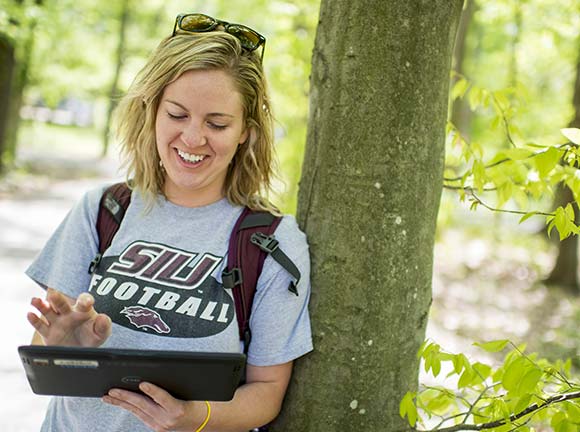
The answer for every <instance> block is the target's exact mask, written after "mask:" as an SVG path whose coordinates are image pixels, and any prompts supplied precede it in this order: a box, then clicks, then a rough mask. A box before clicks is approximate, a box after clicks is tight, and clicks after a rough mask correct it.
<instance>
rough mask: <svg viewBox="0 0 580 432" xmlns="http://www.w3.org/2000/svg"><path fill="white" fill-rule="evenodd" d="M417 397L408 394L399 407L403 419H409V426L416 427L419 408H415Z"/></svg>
mask: <svg viewBox="0 0 580 432" xmlns="http://www.w3.org/2000/svg"><path fill="white" fill-rule="evenodd" d="M414 397H415V393H412V392H408V393H407V394H406V395H405V396H404V397H403V400H402V401H401V403H400V405H399V415H400V416H401V417H402V418H405V417H407V420H408V421H409V424H410V425H411V426H415V423H417V408H416V407H415V402H414V401H413V398H414Z"/></svg>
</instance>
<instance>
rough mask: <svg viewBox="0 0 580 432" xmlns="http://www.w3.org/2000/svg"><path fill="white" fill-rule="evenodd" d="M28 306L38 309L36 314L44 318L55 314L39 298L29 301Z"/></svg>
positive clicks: (48, 305)
mask: <svg viewBox="0 0 580 432" xmlns="http://www.w3.org/2000/svg"><path fill="white" fill-rule="evenodd" d="M30 304H31V305H32V306H34V307H35V308H36V309H38V312H40V313H41V314H42V315H44V316H45V317H50V316H51V315H54V314H55V312H54V310H53V309H52V307H51V306H50V304H49V303H48V302H46V301H45V300H43V299H41V298H38V297H33V298H32V300H31V301H30Z"/></svg>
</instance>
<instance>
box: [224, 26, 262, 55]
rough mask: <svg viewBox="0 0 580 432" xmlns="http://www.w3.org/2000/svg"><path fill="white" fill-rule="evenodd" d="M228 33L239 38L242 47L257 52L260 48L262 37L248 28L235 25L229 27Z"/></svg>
mask: <svg viewBox="0 0 580 432" xmlns="http://www.w3.org/2000/svg"><path fill="white" fill-rule="evenodd" d="M227 31H228V33H230V34H231V35H233V36H235V37H237V38H238V39H239V40H240V42H241V43H242V46H243V47H244V48H245V49H247V50H255V49H256V48H258V47H259V46H260V37H259V36H258V34H257V33H256V32H255V31H253V30H251V29H249V28H248V27H244V26H241V25H236V24H233V25H230V26H228V29H227Z"/></svg>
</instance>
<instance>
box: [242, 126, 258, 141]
mask: <svg viewBox="0 0 580 432" xmlns="http://www.w3.org/2000/svg"><path fill="white" fill-rule="evenodd" d="M255 139H256V131H255V129H254V127H253V126H248V127H247V128H246V129H245V130H244V131H243V132H242V134H241V135H240V145H243V144H245V143H249V142H253V141H254V140H255Z"/></svg>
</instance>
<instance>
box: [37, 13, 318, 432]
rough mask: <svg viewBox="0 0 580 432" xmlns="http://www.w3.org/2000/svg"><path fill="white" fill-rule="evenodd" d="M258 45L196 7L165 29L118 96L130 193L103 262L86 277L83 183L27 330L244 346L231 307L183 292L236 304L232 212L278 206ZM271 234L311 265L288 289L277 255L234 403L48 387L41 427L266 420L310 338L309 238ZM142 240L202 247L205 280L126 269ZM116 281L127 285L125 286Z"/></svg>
mask: <svg viewBox="0 0 580 432" xmlns="http://www.w3.org/2000/svg"><path fill="white" fill-rule="evenodd" d="M264 44H265V39H264V38H263V37H262V36H261V35H259V34H258V33H257V32H255V31H254V30H251V29H249V28H248V27H245V26H241V25H237V24H229V23H226V22H223V21H219V20H215V19H213V18H211V17H208V16H205V15H201V14H187V15H180V16H178V17H177V19H176V23H175V26H174V31H173V35H172V36H171V37H169V38H166V39H164V40H163V41H162V42H161V43H160V45H159V46H158V48H157V49H156V50H155V52H154V53H153V54H152V56H151V58H150V59H149V61H148V62H147V64H146V65H145V67H144V68H143V69H142V70H141V72H140V73H139V74H138V76H137V77H136V79H135V81H134V83H133V84H132V86H131V88H130V89H129V92H128V94H127V95H126V96H125V98H124V99H123V100H122V101H121V103H120V105H119V108H118V110H117V124H118V128H117V130H118V135H119V138H120V140H121V143H122V149H123V154H124V156H125V162H126V166H127V168H128V177H130V179H131V184H132V188H133V192H132V198H131V204H130V206H129V208H128V209H127V211H126V214H125V217H124V219H123V222H122V224H121V226H120V228H119V231H118V232H117V234H116V235H115V237H114V239H113V242H112V243H111V246H110V247H109V249H107V251H106V252H105V254H104V256H103V259H102V262H101V264H100V265H99V266H98V268H97V271H96V272H95V273H94V274H93V275H92V277H91V275H89V274H88V273H87V270H86V269H87V265H88V263H89V262H90V261H91V259H92V258H93V257H94V256H95V255H96V253H97V250H98V244H97V242H98V236H97V233H96V228H95V221H96V215H97V212H98V206H99V200H100V198H101V195H102V193H103V190H104V188H99V189H98V190H93V191H90V192H88V193H87V194H86V195H85V196H84V197H83V199H82V200H81V201H80V202H79V203H78V204H77V205H76V206H75V207H74V208H73V210H72V211H71V212H70V213H69V215H68V216H67V217H66V219H65V220H64V221H63V222H62V224H61V225H60V226H59V228H58V229H57V231H56V232H55V233H54V234H53V236H52V237H51V239H50V240H49V241H48V243H47V245H46V246H45V248H44V249H43V250H42V252H41V253H40V255H39V257H37V259H36V260H35V262H34V263H33V264H32V265H31V266H30V268H29V269H28V270H27V274H28V275H29V276H30V277H31V278H32V279H33V280H34V281H36V282H37V283H38V284H39V285H41V286H42V287H43V288H45V289H46V290H47V296H46V300H42V299H40V298H34V299H33V300H32V305H33V306H34V307H36V308H37V309H38V311H39V312H40V316H38V315H36V314H34V313H32V312H31V313H29V314H28V320H29V322H30V323H31V324H32V325H33V326H34V328H35V330H36V332H35V335H34V338H33V343H37V344H47V345H71V346H93V347H94V346H103V347H115V348H136V349H157V350H158V349H160V350H189V351H214V352H236V351H241V350H242V349H243V348H242V347H241V346H240V341H239V338H238V329H237V327H236V322H235V321H236V320H235V316H233V313H229V314H227V313H218V312H217V311H216V312H215V313H213V314H206V315H205V316H203V314H200V313H198V312H197V311H196V309H195V308H194V307H193V306H192V305H193V304H194V303H195V302H194V303H192V302H191V301H190V302H189V303H188V304H186V303H187V302H181V303H180V301H181V299H184V298H186V297H187V298H188V299H189V300H191V299H193V300H195V301H196V302H197V303H196V304H197V305H199V304H203V303H204V301H205V303H207V301H208V298H209V297H208V296H211V299H212V301H213V302H215V303H216V304H218V303H219V302H220V301H221V302H222V303H225V302H228V301H229V302H230V303H231V294H230V293H229V292H226V290H224V289H223V285H222V281H221V272H222V270H223V269H224V268H225V266H226V265H227V262H226V256H227V249H228V240H229V235H230V232H231V230H232V228H233V225H234V223H235V222H236V219H237V217H238V216H239V215H240V213H241V211H242V209H243V207H244V206H247V207H250V208H251V209H255V210H267V211H271V212H275V211H276V209H275V208H274V207H273V206H272V205H271V204H270V203H269V201H268V200H267V196H266V193H267V191H268V190H269V187H270V179H271V177H272V154H273V142H272V117H271V114H270V109H269V104H268V97H267V93H266V83H265V78H264V75H263V70H262V65H261V57H260V56H259V55H258V51H260V50H261V51H262V55H263V48H264ZM275 234H276V238H277V240H278V241H279V242H280V247H281V248H282V249H283V250H284V251H285V252H286V254H287V255H288V256H289V257H290V259H291V260H292V261H293V262H294V263H295V264H296V266H297V267H298V268H299V270H300V272H301V274H302V278H301V282H300V283H299V286H298V291H299V292H300V293H301V295H300V296H299V297H295V296H294V295H293V294H291V293H289V292H288V290H287V287H288V284H289V282H290V275H289V274H288V273H287V272H286V271H285V270H284V269H283V268H282V267H280V266H279V265H278V264H277V263H276V262H274V261H273V260H272V259H271V258H270V257H268V258H267V259H266V262H265V264H264V269H263V271H262V273H261V276H260V279H259V281H258V285H257V289H256V295H255V298H254V303H253V306H252V314H251V321H250V325H251V328H252V334H253V338H252V343H251V344H250V346H249V351H248V357H247V360H248V365H247V373H246V384H244V385H242V386H241V387H239V388H238V389H237V391H236V392H235V395H234V398H233V400H232V401H230V402H211V403H207V402H203V401H201V402H200V401H182V400H177V399H175V398H173V397H172V396H171V395H170V394H169V393H167V392H166V391H165V390H163V389H162V388H159V387H157V386H155V385H153V384H149V383H142V384H141V386H140V390H142V392H143V393H144V394H145V395H141V394H137V393H133V392H129V391H124V390H119V389H113V390H111V392H110V393H109V394H108V395H106V396H105V397H103V399H102V400H98V399H93V398H71V397H68V398H59V397H57V398H53V400H52V401H51V403H50V405H49V409H48V413H47V415H46V418H45V421H44V424H43V427H42V430H43V431H63V430H70V431H73V430H74V431H85V430H86V431H89V430H90V431H92V432H95V431H101V430H102V431H145V430H150V429H153V430H158V431H166V430H176V431H180V430H184V431H195V430H198V431H199V430H202V429H204V430H206V431H208V430H212V431H220V430H228V431H229V430H240V431H244V430H245V431H247V430H248V429H251V428H255V427H258V426H260V425H263V424H266V423H268V422H269V421H271V420H272V419H273V418H274V417H275V416H276V415H277V414H278V412H279V410H280V406H281V403H282V400H283V397H284V394H285V392H286V387H287V384H288V381H289V378H290V374H291V371H292V361H293V360H294V359H295V358H297V357H299V356H301V355H303V354H305V353H307V352H309V351H310V350H311V349H312V342H311V334H310V322H309V317H308V310H307V302H308V298H309V292H310V286H309V256H308V246H307V243H306V239H305V236H304V234H303V233H302V232H300V230H299V229H298V227H297V225H296V222H295V220H294V219H293V218H292V217H289V216H285V217H284V218H283V219H282V222H281V223H280V225H279V226H278V228H277V230H276V233H275ZM136 245H138V246H139V247H146V248H148V250H149V251H153V250H155V251H164V252H167V254H173V255H171V256H174V255H175V256H179V257H182V258H183V257H185V258H187V259H188V260H189V261H188V263H189V264H191V266H195V263H196V260H199V259H204V258H207V259H210V260H211V262H212V263H213V264H212V265H211V266H209V267H208V266H206V267H204V268H206V269H207V270H206V272H205V273H204V274H202V275H201V276H200V275H198V278H197V279H196V281H197V282H196V285H195V289H193V288H192V286H186V284H185V285H184V284H176V283H174V282H175V273H174V274H173V277H174V278H173V280H172V277H171V275H168V274H165V275H164V273H166V272H165V271H155V272H154V271H153V270H151V268H149V269H148V272H147V271H144V270H143V271H140V272H133V273H131V272H127V271H124V272H123V271H118V269H119V268H123V266H124V265H125V264H126V261H124V257H125V258H126V257H127V256H129V254H130V253H132V252H134V248H135V247H136ZM152 253H153V252H152ZM185 258H184V259H185ZM189 264H188V265H189ZM125 267H126V265H125ZM115 269H117V270H115ZM160 269H161V267H159V269H157V270H160ZM162 276H163V277H162ZM105 282H106V284H105ZM115 284H125V285H123V286H124V287H128V288H127V289H125V290H124V291H123V292H122V294H119V290H114V289H113V288H114V287H113V285H115ZM210 288H211V289H210ZM196 296H197V297H196ZM220 299H221V300H220ZM131 306H140V307H146V308H148V309H149V310H153V311H158V312H162V313H164V314H165V316H167V317H168V318H167V319H168V320H170V322H171V325H170V326H168V327H167V328H168V329H169V330H167V329H165V328H164V329H163V330H162V331H151V329H143V328H139V327H137V326H136V325H134V324H133V323H132V322H131V320H129V319H127V318H128V317H127V316H126V314H124V313H123V311H124V310H127V308H128V307H131ZM191 379H195V377H192V378H191Z"/></svg>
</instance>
